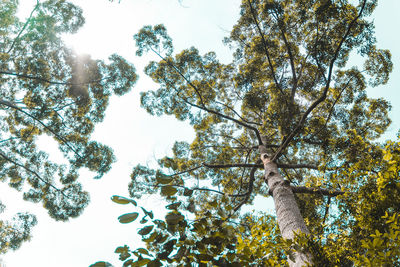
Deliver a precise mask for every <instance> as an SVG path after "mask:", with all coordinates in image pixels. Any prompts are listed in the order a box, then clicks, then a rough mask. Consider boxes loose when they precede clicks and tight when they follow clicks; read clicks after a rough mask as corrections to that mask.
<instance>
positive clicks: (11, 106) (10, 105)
mask: <svg viewBox="0 0 400 267" xmlns="http://www.w3.org/2000/svg"><path fill="white" fill-rule="evenodd" d="M0 105H5V106H7V107H10V108H13V109H15V110H17V111H19V112H21V113H24V114H25V115H27V116H28V117H30V118H32V119H33V120H34V121H37V122H38V123H39V124H41V125H42V126H43V127H44V128H45V129H47V130H48V131H49V132H51V133H52V134H53V135H54V136H55V137H56V138H58V139H59V140H61V141H62V142H63V143H64V144H65V145H66V146H68V148H69V149H71V151H73V152H74V153H75V154H76V155H77V156H78V157H80V158H82V156H81V155H79V153H78V151H76V149H74V148H73V147H72V146H71V145H70V144H69V143H68V141H67V140H65V139H64V138H63V137H62V136H60V135H58V134H57V133H56V132H55V131H54V130H52V129H51V128H50V127H48V126H47V125H46V124H44V123H43V122H42V121H41V120H39V119H37V118H36V117H35V116H33V115H31V114H29V113H28V112H26V111H24V110H22V109H21V108H19V107H17V106H16V105H14V104H12V103H10V102H8V101H5V100H2V99H0Z"/></svg>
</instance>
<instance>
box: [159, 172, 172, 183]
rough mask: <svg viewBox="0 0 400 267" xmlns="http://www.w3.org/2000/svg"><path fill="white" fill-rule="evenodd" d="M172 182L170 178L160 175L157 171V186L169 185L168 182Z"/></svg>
mask: <svg viewBox="0 0 400 267" xmlns="http://www.w3.org/2000/svg"><path fill="white" fill-rule="evenodd" d="M172 180H173V178H172V177H171V176H167V175H165V174H162V173H161V172H160V171H158V172H157V174H156V181H157V182H158V183H159V184H169V183H170V182H172Z"/></svg>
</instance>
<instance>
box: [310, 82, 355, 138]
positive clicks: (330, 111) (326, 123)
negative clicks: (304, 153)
mask: <svg viewBox="0 0 400 267" xmlns="http://www.w3.org/2000/svg"><path fill="white" fill-rule="evenodd" d="M352 78H353V77H351V78H350V79H349V80H348V81H347V83H346V85H345V86H344V87H343V89H342V90H341V91H340V93H339V95H338V97H337V98H336V99H335V101H334V102H333V104H332V106H331V108H330V110H329V114H328V117H327V118H326V120H325V123H324V126H322V127H321V128H320V129H319V130H318V132H316V133H315V134H313V135H312V136H311V138H312V137H313V136H317V135H318V134H319V133H320V132H321V131H322V130H323V129H324V128H325V127H326V125H328V122H329V121H330V119H331V116H332V113H333V109H334V107H335V105H336V103H337V102H338V101H339V99H340V97H341V96H342V93H343V92H344V90H346V88H347V86H348V85H349V83H350V81H351V80H352Z"/></svg>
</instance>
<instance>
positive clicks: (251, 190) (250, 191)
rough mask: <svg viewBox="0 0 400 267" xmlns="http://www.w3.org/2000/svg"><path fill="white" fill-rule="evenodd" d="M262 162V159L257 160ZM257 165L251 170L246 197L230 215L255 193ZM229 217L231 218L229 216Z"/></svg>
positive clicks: (258, 162)
mask: <svg viewBox="0 0 400 267" xmlns="http://www.w3.org/2000/svg"><path fill="white" fill-rule="evenodd" d="M260 163H261V159H259V160H257V164H260ZM256 170H257V166H254V167H253V168H252V169H251V171H250V180H249V190H248V191H247V193H246V196H245V197H244V199H243V200H242V201H241V202H240V203H239V204H238V205H237V206H236V207H235V208H234V209H233V212H232V213H231V215H230V216H232V215H233V214H234V213H235V212H236V211H238V210H239V209H240V208H241V207H242V206H243V205H244V204H246V202H247V201H248V200H249V198H250V196H251V194H252V193H253V188H254V180H255V178H254V174H255V173H256ZM230 216H228V218H227V219H229V217H230Z"/></svg>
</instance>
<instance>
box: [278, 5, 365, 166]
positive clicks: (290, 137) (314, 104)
mask: <svg viewBox="0 0 400 267" xmlns="http://www.w3.org/2000/svg"><path fill="white" fill-rule="evenodd" d="M365 4H366V0H364V3H363V5H362V7H361V10H360V12H359V13H358V15H357V16H356V17H355V18H354V19H353V20H352V21H351V22H350V24H349V27H348V28H347V31H346V33H345V35H344V36H343V38H342V39H341V40H340V42H339V44H338V46H337V48H336V51H335V54H334V56H333V58H332V60H331V62H330V64H329V71H328V79H327V82H326V85H325V88H324V90H323V92H322V95H321V96H320V97H319V98H318V99H317V100H316V101H315V102H314V103H312V104H311V106H310V107H309V108H308V109H307V110H306V112H305V113H304V114H303V116H302V117H301V119H300V121H299V123H298V124H297V126H296V128H295V129H294V130H293V131H292V132H291V133H290V134H289V136H288V137H287V138H285V139H284V141H283V143H282V145H281V146H280V147H279V148H278V150H277V151H276V152H275V154H274V155H273V156H272V158H271V161H275V160H276V159H277V158H278V157H279V156H280V154H281V152H282V151H283V150H284V149H285V148H286V147H287V146H288V145H289V143H290V142H291V141H292V139H293V137H294V136H295V135H296V134H297V133H298V132H299V131H300V129H301V128H302V127H303V125H304V123H305V121H306V118H307V117H308V115H309V114H310V113H311V111H313V110H314V108H316V107H317V106H318V105H319V104H320V103H321V102H322V101H324V100H325V98H326V95H327V92H328V89H329V85H330V82H331V79H332V71H333V66H334V63H335V61H336V59H337V57H338V55H339V52H340V49H341V47H342V45H343V43H344V41H345V40H346V39H347V37H348V35H349V34H350V30H351V28H352V27H353V24H354V23H355V22H356V21H357V20H358V19H359V18H360V16H361V14H362V12H363V10H364V8H365Z"/></svg>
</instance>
